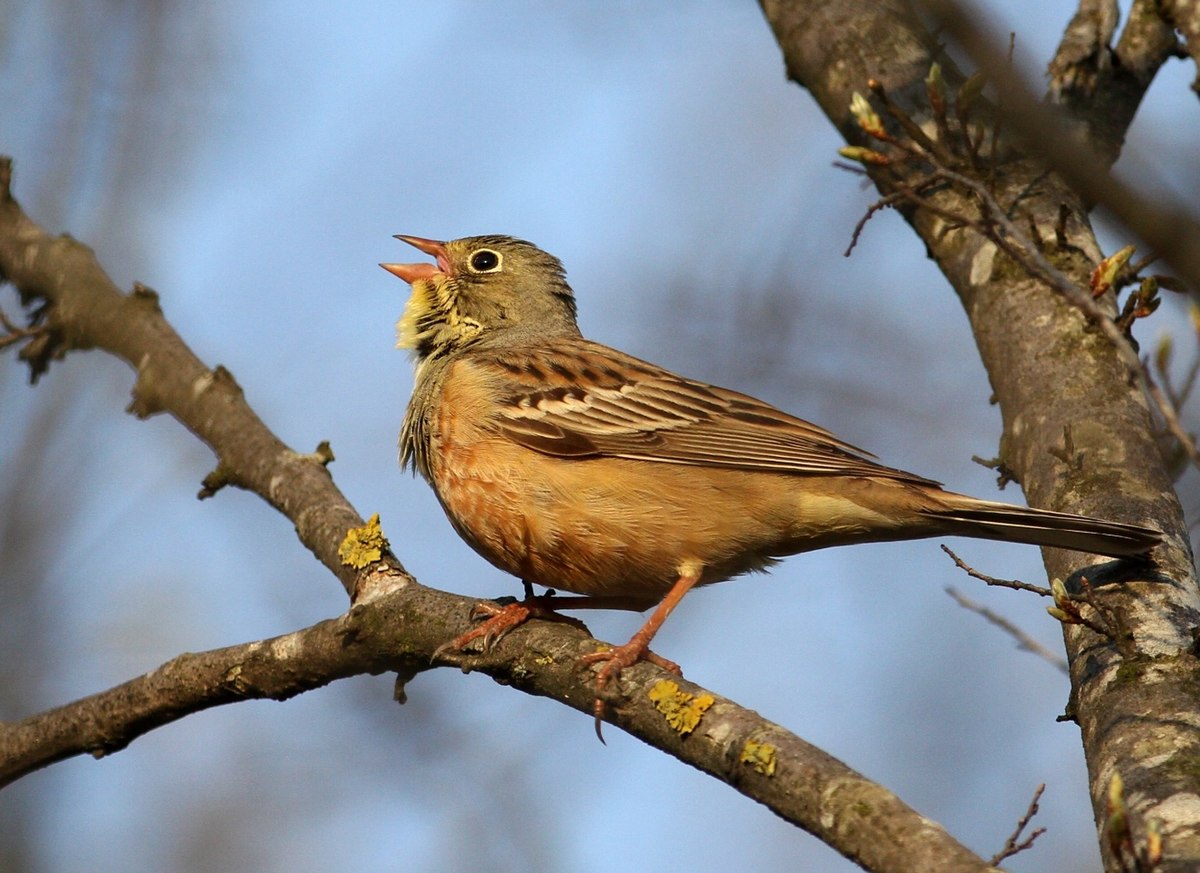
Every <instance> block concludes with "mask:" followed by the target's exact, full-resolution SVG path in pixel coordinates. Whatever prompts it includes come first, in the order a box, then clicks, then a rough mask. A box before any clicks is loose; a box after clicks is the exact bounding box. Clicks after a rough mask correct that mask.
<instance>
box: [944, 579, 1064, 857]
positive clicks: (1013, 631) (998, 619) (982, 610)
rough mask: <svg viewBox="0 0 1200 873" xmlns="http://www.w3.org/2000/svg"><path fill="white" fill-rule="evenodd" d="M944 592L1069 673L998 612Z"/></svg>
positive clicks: (959, 594)
mask: <svg viewBox="0 0 1200 873" xmlns="http://www.w3.org/2000/svg"><path fill="white" fill-rule="evenodd" d="M945 590H946V593H947V594H949V595H950V596H951V597H953V598H954V600H955V602H957V603H958V605H959V606H961V607H962V608H963V609H968V610H970V611H971V612H974V613H976V614H977V615H981V616H983V617H984V618H985V619H987V620H988V621H990V622H991V623H992V624H994V625H995V626H996V627H998V628H1000V629H1001V630H1002V631H1004V632H1005V633H1007V634H1008V635H1009V636H1011V637H1012V638H1013V639H1015V640H1016V641H1017V647H1018V648H1020V649H1024V650H1025V651H1026V652H1030V653H1032V654H1034V655H1037V656H1038V657H1039V658H1042V659H1043V660H1046V661H1049V662H1050V663H1051V664H1053V665H1054V666H1055V667H1057V668H1058V669H1059V670H1061V671H1062V672H1063V673H1068V674H1069V673H1070V669H1069V668H1068V666H1067V662H1066V659H1065V658H1060V657H1059V656H1058V655H1056V654H1054V652H1052V651H1050V650H1049V649H1047V648H1046V647H1045V646H1043V645H1042V644H1041V643H1039V642H1038V641H1037V640H1035V639H1034V638H1033V637H1031V636H1030V635H1029V634H1027V633H1025V631H1023V630H1021V629H1020V628H1019V627H1017V626H1016V625H1015V624H1013V623H1012V622H1011V621H1009V620H1008V619H1007V618H1005V617H1004V616H1002V615H1000V614H999V613H998V612H993V611H992V610H990V609H988V608H987V607H986V606H984V605H983V604H982V603H976V602H975V601H974V600H971V599H970V598H969V597H967V596H966V595H965V594H963V593H962V592H960V591H959V590H958V589H956V588H953V587H951V586H947V587H946V589H945ZM992 863H993V864H995V863H996V861H994V860H993V861H992Z"/></svg>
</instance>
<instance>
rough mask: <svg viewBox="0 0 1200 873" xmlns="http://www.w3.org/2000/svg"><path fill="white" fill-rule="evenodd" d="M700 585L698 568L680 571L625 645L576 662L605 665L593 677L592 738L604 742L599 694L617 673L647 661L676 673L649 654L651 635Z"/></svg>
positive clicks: (676, 667) (674, 666) (675, 668)
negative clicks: (684, 597) (593, 727)
mask: <svg viewBox="0 0 1200 873" xmlns="http://www.w3.org/2000/svg"><path fill="white" fill-rule="evenodd" d="M699 581H700V568H698V567H697V568H688V569H685V570H683V571H682V572H681V573H680V575H679V578H678V579H676V580H675V584H674V585H672V586H671V590H670V591H668V592H667V596H666V597H664V598H663V599H662V601H661V602H660V603H659V604H658V607H657V608H656V609H655V610H654V612H653V613H652V614H651V615H650V618H648V619H647V620H646V623H645V624H644V625H642V627H641V629H640V630H639V631H638V632H637V633H635V634H634V635H633V636H632V637H630V639H629V642H627V643H625V645H623V646H615V647H613V648H611V649H608V650H607V651H604V652H593V653H592V654H590V655H584V656H583V657H582V658H581V659H580V663H581V664H585V665H591V664H598V663H600V662H601V661H603V662H605V663H604V666H603V667H601V668H600V670H599V671H597V673H596V702H595V703H594V704H593V711H594V712H595V715H596V736H598V737H600V742H604V737H603V736H602V735H601V733H600V722H601V719H602V718H603V717H604V700H603V699H602V698H601V696H600V695H601V694H602V693H603V692H604V688H605V686H606V685H608V683H609V682H610V681H612V680H614V679H618V678H619V677H620V675H621V671H622V670H624V669H625V668H626V667H631V666H633V665H634V664H636V663H637V662H638V661H650V662H651V663H652V664H657V665H658V666H659V667H662V668H663V669H665V670H670V671H671V672H672V673H677V674H678V673H679V672H680V670H679V665H678V664H675V663H673V662H672V661H668V660H666V659H665V658H660V657H659V656H658V655H656V654H654V653H653V652H651V651H650V641H651V640H653V639H654V635H655V634H656V633H658V629H659V628H661V627H662V625H663V622H664V621H666V620H667V616H668V615H670V614H671V612H672V611H673V610H674V609H675V607H676V606H678V605H679V601H681V600H683V596H684V595H685V594H687V593H688V592H689V591H691V590H692V587H693V586H694V585H695V584H696V583H697V582H699Z"/></svg>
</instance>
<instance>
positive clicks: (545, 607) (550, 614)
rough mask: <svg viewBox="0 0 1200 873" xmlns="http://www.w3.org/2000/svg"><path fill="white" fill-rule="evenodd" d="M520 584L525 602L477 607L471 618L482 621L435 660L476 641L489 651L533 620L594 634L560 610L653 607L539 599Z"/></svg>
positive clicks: (622, 601)
mask: <svg viewBox="0 0 1200 873" xmlns="http://www.w3.org/2000/svg"><path fill="white" fill-rule="evenodd" d="M521 584H522V585H523V586H524V588H525V597H524V598H523V599H522V600H515V601H513V600H511V598H510V602H508V603H503V604H501V603H496V602H494V601H487V602H484V603H477V604H475V606H474V607H473V608H472V609H471V618H472V619H473V620H479V619H483V621H482V622H481V623H480V624H479V625H478V626H476V627H473V628H471V629H470V630H469V631H467V632H466V633H464V634H460V635H459V636H457V637H455V638H454V639H452V640H450V641H449V642H447V643H444V644H442V645H441V646H438V648H437V650H436V651H435V652H434V653H433V657H434V659H435V660H436V659H437V658H438V657H440V656H441V655H443V654H445V653H447V652H461V651H464V650H465V649H466V647H467V646H469V645H470V644H471V643H474V642H475V641H476V640H480V641H481V645H482V647H483V651H485V652H487V651H490V650H491V649H492V647H493V646H495V645H496V643H498V642H499V641H500V640H501V638H502V637H504V636H505V634H507V633H508V632H509V631H511V630H512V629H513V628H516V627H520V626H521V625H523V624H524V623H525V622H527V621H529V620H530V619H531V618H538V619H542V620H544V621H559V622H563V623H564V624H569V625H571V626H572V627H577V628H579V629H580V630H582V631H584V632H585V633H588V634H590V633H591V632H590V631H588V629H587V627H586V626H585V625H584V623H583V622H582V621H580V620H579V619H577V618H572V617H571V616H569V615H562V614H561V613H559V612H558V611H557V610H558V609H630V610H634V611H635V612H641V611H642V610H644V609H646V608H647V607H648V606H650V605H651V603H652V601H651V603H648V602H647V601H645V600H642V599H639V598H636V597H601V596H596V597H583V596H581V597H560V596H559V595H557V594H555V593H554V592H553V591H547V592H546V593H545V594H541V595H537V594H534V593H533V586H532V585H531V584H530V583H529V581H528V580H527V579H522V580H521Z"/></svg>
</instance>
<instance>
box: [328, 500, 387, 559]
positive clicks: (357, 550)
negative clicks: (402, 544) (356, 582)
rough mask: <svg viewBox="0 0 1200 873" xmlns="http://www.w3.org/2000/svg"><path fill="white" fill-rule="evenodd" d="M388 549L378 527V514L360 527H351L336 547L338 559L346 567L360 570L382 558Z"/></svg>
mask: <svg viewBox="0 0 1200 873" xmlns="http://www.w3.org/2000/svg"><path fill="white" fill-rule="evenodd" d="M388 548H390V546H389V545H388V541H387V537H385V536H384V535H383V528H382V527H380V525H379V513H378V512H377V513H375V514H374V515H372V516H371V517H370V518H369V519H367V523H366V524H364V525H363V526H362V527H352V528H350V530H348V531H346V537H345V539H343V540H342V544H341V545H340V546H338V557H339V558H341V559H342V563H343V564H345V565H346V566H347V567H353V568H354V569H355V570H361V569H363V568H364V567H368V566H370V565H371V564H373V563H375V562H376V561H379V560H381V559H382V558H383V553H384V551H385V550H387V549H388Z"/></svg>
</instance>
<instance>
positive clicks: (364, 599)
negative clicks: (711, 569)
mask: <svg viewBox="0 0 1200 873" xmlns="http://www.w3.org/2000/svg"><path fill="white" fill-rule="evenodd" d="M10 182H11V162H10V161H8V160H7V159H3V158H0V278H3V279H7V280H8V281H10V282H12V283H13V284H14V285H15V286H16V287H17V290H18V292H19V293H20V295H21V298H22V301H23V302H24V303H25V304H26V306H27V307H30V308H33V309H34V312H35V320H36V321H37V322H38V323H39V324H40V325H41V327H42V328H44V329H42V330H40V331H38V332H37V333H36V335H34V336H32V337H30V338H29V342H28V343H27V344H26V345H25V346H24V347H23V349H22V353H21V355H22V357H23V358H24V359H25V360H26V361H28V362H29V363H30V365H31V367H32V372H33V374H34V376H35V378H36V376H38V375H40V373H42V372H44V371H45V368H46V367H47V366H48V365H49V363H50V362H51V360H53V359H54V358H56V357H61V356H62V355H63V354H65V353H66V352H68V351H70V350H72V349H86V348H93V347H96V348H102V349H104V350H106V351H109V352H111V353H113V354H115V355H117V356H119V357H121V358H123V359H124V360H126V361H128V362H129V363H130V364H131V365H132V366H134V368H135V369H136V370H137V374H138V376H137V384H136V386H135V389H134V401H133V404H132V406H131V411H133V412H134V413H135V414H138V415H142V416H144V415H148V414H151V413H153V412H159V411H165V412H169V413H170V414H171V415H173V416H174V417H175V418H177V419H178V420H179V421H180V422H182V423H183V424H184V425H185V426H186V427H187V428H188V429H189V430H191V431H192V432H193V433H195V434H196V435H197V436H198V437H200V439H202V440H203V441H204V442H205V443H206V444H208V445H209V446H210V447H211V448H212V449H213V450H214V452H216V454H217V457H218V463H217V468H216V471H215V472H214V473H213V474H210V476H209V478H208V479H207V480H206V489H207V490H208V491H212V490H215V488H217V487H219V486H220V485H222V484H236V485H239V486H241V487H243V488H246V489H248V490H250V491H253V492H254V493H257V494H259V495H260V496H262V497H263V498H264V499H265V500H267V501H268V502H269V503H271V505H273V506H275V507H276V508H277V509H279V511H280V512H282V513H283V514H284V515H285V516H287V517H288V518H289V519H291V520H292V521H293V522H294V523H295V525H296V530H297V533H298V535H299V536H300V538H301V540H302V541H303V542H304V543H305V545H306V546H308V548H309V549H310V550H311V551H312V552H313V553H314V554H315V555H316V556H317V557H318V558H319V559H320V560H321V561H322V563H324V564H325V565H326V566H327V567H329V569H330V570H331V571H332V572H334V573H335V575H337V577H338V578H339V580H340V581H341V583H342V585H343V587H345V588H346V589H347V590H348V591H350V592H353V593H354V594H355V602H354V605H353V606H352V607H351V609H350V611H349V612H347V613H346V614H345V615H343V616H341V617H340V618H337V619H331V620H329V621H324V622H321V623H319V624H317V625H314V626H312V627H310V628H306V629H304V630H300V631H296V632H295V633H291V634H286V635H284V636H282V637H277V638H274V639H271V640H265V641H261V642H255V643H247V644H245V645H241V646H232V647H229V648H225V649H219V650H215V651H212V652H206V653H201V654H187V655H181V656H179V657H177V658H175V659H173V660H172V661H170V662H168V663H167V664H164V665H163V666H161V667H160V668H159V669H157V670H155V671H152V672H151V673H148V674H146V675H144V676H141V677H138V678H136V679H132V680H130V681H129V682H126V683H124V684H122V685H120V686H117V687H116V688H113V689H110V690H109V691H106V692H102V693H100V694H96V695H93V696H91V697H88V698H84V699H83V700H80V701H76V702H75V703H72V704H68V705H66V706H62V707H59V708H57V709H54V710H50V711H48V712H44V713H41V714H39V715H35V716H32V717H30V718H28V719H25V720H24V721H21V722H15V723H8V724H0V784H3V783H6V782H9V781H12V780H13V779H17V778H19V777H20V776H22V775H24V774H26V773H29V772H31V771H32V770H35V769H37V768H40V767H44V766H47V765H49V764H51V763H54V762H55V761H59V760H63V759H64V758H67V757H70V756H73V755H79V754H85V753H87V754H96V755H103V754H108V753H110V752H113V751H115V750H118V749H121V748H123V747H124V746H126V745H127V744H128V743H130V742H131V741H132V740H134V739H136V738H137V737H138V736H141V735H142V734H144V733H146V732H148V731H150V730H153V729H154V728H156V727H160V726H162V725H165V724H168V723H170V722H171V721H174V720H176V719H179V718H182V717H184V716H186V715H188V714H189V713H192V712H197V711H200V710H202V709H206V708H208V707H212V706H218V705H222V704H225V703H232V702H235V701H238V700H243V699H249V698H272V699H286V698H288V697H291V696H293V695H295V694H299V693H301V692H303V691H307V690H310V689H313V688H318V687H320V686H322V685H325V684H328V683H329V682H332V681H334V680H336V679H340V678H344V677H346V676H351V675H356V674H361V673H380V672H385V671H396V672H398V673H399V674H400V675H401V676H403V677H411V676H412V675H413V674H414V673H416V672H419V671H420V670H422V669H426V668H428V667H429V666H431V659H432V658H433V653H434V652H435V651H436V650H437V649H438V647H439V646H441V645H442V644H443V643H444V642H445V641H446V640H448V639H451V638H453V637H455V636H457V635H458V634H459V633H461V632H462V631H463V630H465V629H466V626H467V621H468V620H467V614H468V611H469V606H470V605H471V604H472V601H470V600H468V599H466V598H463V597H459V596H456V595H453V594H448V593H445V592H441V591H437V590H435V589H431V588H427V587H425V586H422V585H420V584H418V583H417V582H416V581H415V580H413V579H412V577H411V576H409V575H408V574H407V573H406V572H405V571H404V569H403V567H402V566H401V565H400V563H399V562H398V561H397V560H396V559H395V558H394V557H392V556H391V555H390V554H388V553H386V552H385V553H384V554H382V556H381V557H380V559H379V560H377V561H373V562H370V563H369V564H368V566H367V567H366V568H365V569H364V570H363V571H361V572H360V571H355V570H353V569H352V568H350V567H348V566H346V565H344V564H343V563H342V561H341V558H340V557H339V546H340V545H341V544H342V542H343V540H344V538H345V535H346V532H347V531H348V530H349V529H351V528H358V527H361V526H362V524H363V522H362V519H361V516H359V514H358V513H357V512H356V511H355V510H354V508H353V507H351V506H350V504H349V503H348V502H347V501H346V500H345V498H344V497H343V496H342V494H341V493H340V491H339V490H338V489H337V487H336V485H334V483H333V480H332V478H331V477H330V476H329V474H328V472H327V470H326V469H325V466H324V463H323V462H324V460H326V459H327V458H328V452H327V451H325V452H321V453H318V454H317V455H315V456H303V455H299V454H297V453H296V452H294V451H292V450H291V449H289V448H288V447H287V446H285V445H284V444H283V443H282V442H280V441H279V440H278V439H277V438H276V437H275V436H274V435H273V434H272V433H271V432H270V431H269V430H268V429H267V428H266V426H265V425H264V424H263V423H262V421H261V420H260V419H259V418H258V417H257V416H256V415H255V413H254V412H253V410H252V409H251V408H250V407H249V405H248V404H247V403H246V401H245V398H244V397H243V396H242V393H241V391H240V390H238V389H237V386H236V385H235V383H234V382H233V379H232V377H231V376H230V375H229V374H228V373H227V372H226V371H224V370H223V368H217V369H215V370H213V369H209V368H208V367H206V366H205V365H204V364H203V363H201V362H200V361H199V359H198V358H196V357H195V355H193V354H192V352H191V351H190V350H189V349H188V348H187V347H186V345H185V344H184V343H183V341H182V339H180V337H179V336H178V335H177V334H176V333H175V331H174V330H173V329H172V328H171V326H170V325H169V324H168V323H167V321H166V320H165V319H164V318H163V316H162V313H161V311H160V309H159V307H158V305H157V300H156V298H155V296H154V295H153V293H152V292H149V291H148V290H146V289H142V288H136V289H135V290H134V292H133V293H132V294H129V295H125V294H122V293H121V292H120V291H119V290H118V289H117V288H116V287H115V286H114V285H113V283H112V282H111V280H110V279H109V278H108V277H107V276H106V275H105V274H104V272H103V270H102V269H101V267H100V266H99V264H98V263H97V262H96V259H95V258H94V257H93V255H92V253H91V251H90V250H88V249H87V248H86V247H85V246H83V245H81V244H80V243H78V242H76V241H74V240H72V239H70V238H69V237H57V238H56V237H52V236H50V235H49V234H47V233H46V232H45V231H44V230H42V229H41V228H40V227H38V226H37V225H36V224H35V223H34V222H33V221H32V220H31V219H30V218H29V217H28V216H26V215H25V214H24V212H23V211H22V210H21V209H20V207H19V205H18V204H17V202H16V201H15V200H14V199H13V197H12V194H11V190H10ZM35 307H36V308H35ZM204 493H205V492H202V496H203V494H204ZM599 645H601V644H599V643H597V642H596V641H595V640H592V639H590V638H589V637H588V635H587V634H586V633H584V632H582V631H580V630H577V629H575V628H572V627H568V626H565V625H562V624H556V623H547V622H533V623H530V624H529V625H528V626H526V627H523V628H520V629H518V630H516V631H514V632H513V633H512V634H510V635H509V636H508V637H506V638H505V639H503V640H502V641H501V642H500V643H499V645H498V646H497V647H496V648H495V649H494V650H493V651H491V652H490V653H488V654H486V655H479V656H471V655H455V656H452V657H450V658H440V659H439V661H438V663H443V664H444V663H453V664H457V665H461V666H463V667H464V668H468V667H469V668H470V669H473V670H478V671H480V672H484V673H487V674H488V675H490V676H492V677H493V678H495V679H496V680H497V681H498V682H501V683H502V684H508V685H513V686H516V687H518V688H520V689H521V690H523V691H525V692H526V693H529V694H534V695H538V696H543V697H549V698H552V699H554V700H557V701H559V702H561V703H565V704H566V705H568V706H571V707H573V708H575V709H577V710H579V711H581V712H585V713H587V714H589V715H590V714H591V712H592V703H593V699H594V693H595V691H594V685H593V682H592V679H591V673H590V672H588V671H582V672H581V671H580V670H579V669H578V661H579V658H580V656H581V655H582V654H585V653H587V652H592V651H595V650H596V648H597V647H598V646H599ZM622 686H623V688H622V691H623V692H624V695H623V696H622V699H621V700H620V701H615V702H616V703H617V704H618V705H615V706H610V707H609V708H608V714H607V716H606V718H607V719H608V720H609V721H610V722H611V723H613V724H616V725H618V726H619V727H621V728H622V729H624V730H626V731H628V732H629V733H630V734H632V735H634V736H637V737H639V738H640V739H642V740H644V741H645V742H647V743H649V744H650V745H653V746H654V747H656V748H658V749H661V750H663V751H665V752H667V753H668V754H671V755H674V756H675V757H677V758H679V759H680V760H681V761H685V762H686V763H689V764H691V765H693V766H695V767H697V768H699V769H701V770H703V771H704V772H706V773H709V774H711V775H713V776H715V777H716V778H718V779H721V780H722V781H725V782H726V783H728V784H729V785H731V786H733V787H734V788H736V789H737V790H738V791H740V792H741V793H743V794H745V795H746V796H748V797H752V798H754V799H755V800H758V801H759V802H761V803H763V804H765V805H767V806H768V807H769V808H771V809H772V810H773V811H774V812H776V813H777V814H778V815H780V816H781V817H783V818H784V819H786V820H787V821H790V822H792V823H794V824H796V825H798V826H800V827H802V828H804V829H805V830H808V831H809V832H811V833H813V834H814V835H816V836H817V837H819V838H820V839H822V840H823V841H825V842H826V843H828V844H829V845H830V846H831V847H833V848H834V849H835V850H836V851H839V852H841V853H842V854H843V855H845V856H847V857H849V858H851V859H853V860H855V861H857V862H858V863H860V864H861V865H862V866H864V867H865V868H866V869H868V870H877V871H895V873H908V871H911V870H923V871H947V873H949V871H956V873H957V871H965V870H988V869H991V868H990V867H989V866H988V865H987V864H986V863H985V862H984V861H983V860H982V859H980V858H979V857H977V856H976V855H974V854H973V853H971V852H970V851H968V850H967V849H965V848H964V847H963V846H961V845H960V844H959V843H957V842H956V841H955V840H954V839H953V838H952V837H950V836H949V835H948V834H946V833H945V831H943V830H942V829H941V828H939V827H937V826H936V825H933V824H931V823H930V822H929V821H928V819H926V818H924V817H923V816H920V815H919V814H918V813H916V812H915V811H913V810H911V809H909V808H908V807H906V806H905V805H904V804H903V803H902V802H901V801H900V800H899V799H898V798H896V797H895V796H894V795H893V794H891V793H890V792H888V791H887V790H886V789H885V788H883V787H882V786H879V785H877V784H875V783H872V782H870V781H868V780H866V779H864V778H863V777H862V776H860V775H859V774H857V773H855V772H854V771H853V770H851V769H849V768H848V767H846V766H845V765H844V764H842V763H841V762H839V761H837V760H835V759H833V758H831V757H829V756H828V755H826V754H824V753H823V752H821V751H820V750H819V749H816V748H815V747H813V746H810V745H808V744H807V743H805V742H803V741H802V740H800V739H799V738H797V737H795V736H793V735H791V734H789V733H788V732H786V731H784V730H783V729H782V728H780V727H778V726H776V725H773V724H771V723H769V722H767V721H765V720H764V719H762V717H761V716H759V715H757V714H755V713H753V712H750V711H749V710H745V709H743V708H741V707H739V706H737V705H736V704H734V703H733V702H731V701H728V700H725V699H723V698H720V697H718V696H716V695H714V694H712V693H710V692H707V691H705V690H704V689H702V688H699V687H697V686H695V685H691V684H690V683H687V682H685V681H683V680H681V679H679V678H678V677H674V676H671V675H670V674H667V673H665V672H663V671H661V670H659V669H658V668H657V667H653V666H651V665H649V664H641V665H638V666H636V667H634V668H631V669H630V670H627V671H625V673H623V674H622Z"/></svg>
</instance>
